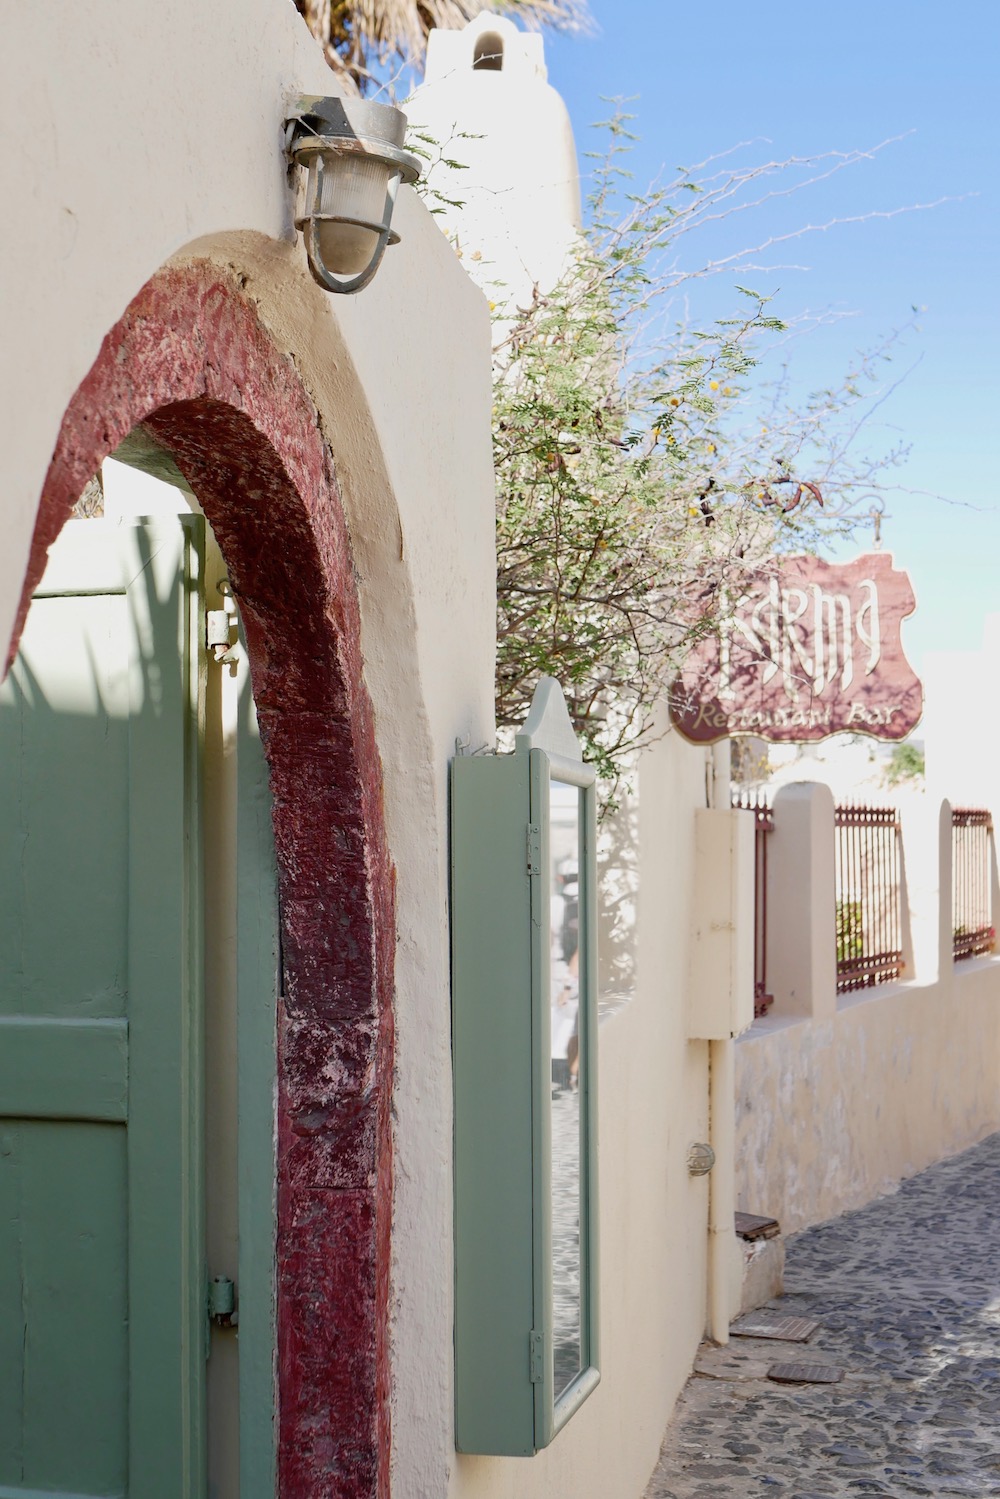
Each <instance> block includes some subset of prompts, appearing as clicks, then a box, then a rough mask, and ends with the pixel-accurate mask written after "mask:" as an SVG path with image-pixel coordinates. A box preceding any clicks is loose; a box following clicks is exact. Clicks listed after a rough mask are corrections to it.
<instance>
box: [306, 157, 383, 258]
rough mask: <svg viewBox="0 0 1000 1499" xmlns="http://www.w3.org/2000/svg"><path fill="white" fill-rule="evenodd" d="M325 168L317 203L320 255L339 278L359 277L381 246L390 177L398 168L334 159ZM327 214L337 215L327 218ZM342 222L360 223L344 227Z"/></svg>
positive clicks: (370, 160) (365, 159) (361, 159)
mask: <svg viewBox="0 0 1000 1499" xmlns="http://www.w3.org/2000/svg"><path fill="white" fill-rule="evenodd" d="M324 165H325V170H324V172H323V176H322V189H321V191H320V194H319V202H318V203H317V205H316V210H317V212H318V213H319V215H320V219H319V223H318V224H317V226H316V227H317V232H318V239H319V250H320V254H321V255H322V257H323V264H324V265H325V266H326V268H327V270H329V271H332V272H333V273H334V274H335V275H338V276H356V275H359V274H360V273H361V272H362V271H363V270H364V269H365V268H366V266H368V265H369V264H370V263H371V260H372V256H373V255H374V254H375V251H376V249H377V247H378V241H379V233H380V229H381V225H382V223H383V220H384V219H385V211H386V194H387V191H388V186H389V178H390V176H391V174H392V173H393V171H394V170H395V169H394V168H393V167H392V166H390V165H388V164H387V163H386V162H384V161H379V160H378V159H377V158H375V157H371V156H347V155H344V156H335V155H331V156H328V157H327V158H326V161H325V164H324ZM324 214H336V216H337V217H336V218H335V219H327V218H323V215H324ZM344 219H357V220H360V221H361V222H360V223H344V222H343V220H344ZM368 225H371V226H372V227H371V228H369V227H367V226H368Z"/></svg>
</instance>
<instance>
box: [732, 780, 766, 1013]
mask: <svg viewBox="0 0 1000 1499" xmlns="http://www.w3.org/2000/svg"><path fill="white" fill-rule="evenodd" d="M732 804H733V806H734V807H736V808H738V809H739V810H740V811H743V812H752V813H753V817H754V830H755V837H754V885H753V1013H754V1018H755V1019H758V1018H759V1017H760V1016H761V1015H766V1014H767V1012H768V1010H769V1009H770V1008H771V1006H772V1004H773V1003H774V995H773V994H769V993H768V992H767V844H768V834H769V833H772V832H773V831H774V812H773V810H772V809H771V807H770V806H769V804H768V802H767V799H766V797H765V794H764V792H763V791H743V792H734V794H733V799H732Z"/></svg>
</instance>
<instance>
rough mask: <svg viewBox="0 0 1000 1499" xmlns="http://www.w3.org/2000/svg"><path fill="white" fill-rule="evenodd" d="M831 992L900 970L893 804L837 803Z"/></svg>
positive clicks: (866, 985)
mask: <svg viewBox="0 0 1000 1499" xmlns="http://www.w3.org/2000/svg"><path fill="white" fill-rule="evenodd" d="M835 826H836V830H837V831H836V862H837V911H836V921H837V992H838V994H846V993H849V992H850V991H852V990H854V989H868V988H871V987H872V986H873V985H875V984H886V983H890V982H891V981H892V980H893V979H897V978H899V976H900V974H901V973H902V971H903V936H902V933H903V923H902V916H901V910H900V869H901V853H900V831H899V815H898V813H897V812H896V810H895V808H894V807H861V806H843V807H837V808H836V812H835Z"/></svg>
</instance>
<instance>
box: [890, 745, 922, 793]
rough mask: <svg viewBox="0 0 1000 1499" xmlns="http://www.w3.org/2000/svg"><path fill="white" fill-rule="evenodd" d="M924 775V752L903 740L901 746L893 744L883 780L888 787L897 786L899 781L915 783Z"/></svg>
mask: <svg viewBox="0 0 1000 1499" xmlns="http://www.w3.org/2000/svg"><path fill="white" fill-rule="evenodd" d="M923 774H924V752H923V750H922V749H919V748H918V747H917V745H915V744H910V743H909V742H908V741H907V740H904V741H903V742H902V744H895V745H893V748H892V754H891V755H890V756H889V763H888V765H887V766H886V771H885V778H886V780H887V781H888V782H889V785H890V786H898V785H899V783H900V782H901V781H916V780H919V779H920V778H921V777H922V776H923Z"/></svg>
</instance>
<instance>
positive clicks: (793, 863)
mask: <svg viewBox="0 0 1000 1499" xmlns="http://www.w3.org/2000/svg"><path fill="white" fill-rule="evenodd" d="M770 837H771V845H770V850H769V853H768V867H767V889H768V897H767V916H768V983H769V986H770V989H771V992H772V994H773V995H774V1009H773V1010H772V1012H771V1013H772V1014H773V1015H775V1016H795V1015H797V1016H801V1017H803V1018H806V1017H809V1016H811V1017H812V1018H813V1019H816V1020H826V1019H829V1018H832V1016H833V1015H835V1014H836V1010H837V937H836V873H835V863H834V828H833V793H832V792H831V790H830V788H829V787H828V786H822V785H818V784H816V783H814V782H811V781H800V782H795V783H793V784H792V785H790V786H783V787H782V788H781V790H780V791H779V792H778V794H777V795H776V796H775V798H774V832H773V833H772V834H771V835H770Z"/></svg>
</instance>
